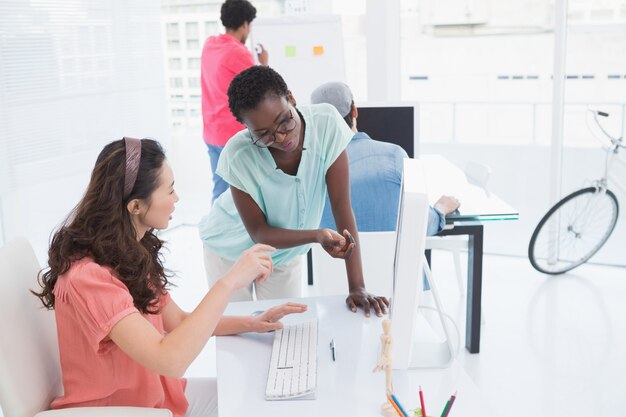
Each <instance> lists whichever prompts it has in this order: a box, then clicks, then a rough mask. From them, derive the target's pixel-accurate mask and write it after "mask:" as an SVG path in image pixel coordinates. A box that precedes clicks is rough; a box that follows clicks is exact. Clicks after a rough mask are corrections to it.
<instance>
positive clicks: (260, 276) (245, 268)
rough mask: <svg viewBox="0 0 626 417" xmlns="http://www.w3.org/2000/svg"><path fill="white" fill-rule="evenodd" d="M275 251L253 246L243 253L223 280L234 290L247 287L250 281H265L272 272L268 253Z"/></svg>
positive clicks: (272, 268)
mask: <svg viewBox="0 0 626 417" xmlns="http://www.w3.org/2000/svg"><path fill="white" fill-rule="evenodd" d="M275 250H276V249H275V248H274V247H272V246H269V245H261V244H258V245H254V246H253V247H251V248H250V249H248V250H246V251H244V252H243V253H242V254H241V256H240V257H239V259H237V262H235V264H234V265H233V267H232V268H231V269H230V271H228V273H227V274H226V275H225V276H224V278H226V279H228V280H229V282H231V283H232V285H234V286H235V288H236V289H239V288H243V287H245V286H246V285H249V284H250V283H251V282H252V281H254V280H258V281H260V282H262V281H265V280H266V279H267V278H268V277H269V276H270V275H271V274H272V271H273V270H274V262H273V261H272V257H271V256H270V252H273V251H275Z"/></svg>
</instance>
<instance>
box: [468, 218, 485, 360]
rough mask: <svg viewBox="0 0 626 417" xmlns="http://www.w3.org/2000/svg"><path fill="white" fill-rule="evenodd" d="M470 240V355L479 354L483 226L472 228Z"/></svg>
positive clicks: (469, 234) (469, 235)
mask: <svg viewBox="0 0 626 417" xmlns="http://www.w3.org/2000/svg"><path fill="white" fill-rule="evenodd" d="M468 239H469V240H468V249H469V250H468V251H467V313H466V323H465V325H466V328H465V348H466V349H467V350H468V351H469V352H470V353H478V352H479V351H480V313H481V303H482V300H481V298H482V297H481V296H482V287H483V226H482V225H480V226H477V227H472V231H471V232H470V233H468Z"/></svg>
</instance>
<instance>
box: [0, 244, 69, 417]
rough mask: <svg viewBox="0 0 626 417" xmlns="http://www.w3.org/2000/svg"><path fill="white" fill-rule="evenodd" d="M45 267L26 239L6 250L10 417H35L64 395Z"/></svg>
mask: <svg viewBox="0 0 626 417" xmlns="http://www.w3.org/2000/svg"><path fill="white" fill-rule="evenodd" d="M39 268H40V267H39V263H38V261H37V258H36V256H35V253H34V251H33V249H32V247H31V246H30V244H29V243H28V241H26V240H25V239H23V238H18V239H16V240H13V241H11V242H9V243H7V244H6V245H5V246H3V247H2V248H0V274H1V276H2V277H1V278H0V306H2V317H1V318H0V404H2V410H3V412H4V417H32V416H34V415H35V414H36V413H37V412H39V411H42V410H46V409H47V408H48V407H49V405H50V401H51V400H52V399H53V398H54V397H56V396H57V395H59V394H60V393H61V390H62V383H61V367H60V362H59V349H58V341H57V333H56V323H55V319H54V312H53V311H49V310H46V309H45V308H44V307H43V305H42V304H41V302H40V301H39V299H38V298H37V297H35V296H34V295H33V294H31V292H30V291H29V290H30V289H38V288H39V286H38V285H37V273H38V272H39Z"/></svg>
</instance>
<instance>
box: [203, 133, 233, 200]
mask: <svg viewBox="0 0 626 417" xmlns="http://www.w3.org/2000/svg"><path fill="white" fill-rule="evenodd" d="M206 146H207V148H208V150H209V159H210V160H211V172H212V173H213V196H212V199H211V201H212V202H215V200H216V199H217V197H219V196H220V195H221V194H222V193H223V192H224V191H226V190H227V189H228V183H227V182H226V181H224V179H223V178H222V177H220V176H219V175H217V174H216V173H215V170H216V169H217V161H219V160H220V154H221V153H222V149H224V147H223V146H215V145H209V144H208V143H207V145H206Z"/></svg>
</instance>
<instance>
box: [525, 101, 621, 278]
mask: <svg viewBox="0 0 626 417" xmlns="http://www.w3.org/2000/svg"><path fill="white" fill-rule="evenodd" d="M590 111H591V112H592V114H593V119H594V121H595V123H596V125H597V126H598V127H599V129H600V131H601V132H602V134H603V135H605V136H606V137H607V138H608V139H610V141H611V144H610V145H609V146H607V147H606V159H605V166H604V176H603V177H602V178H600V179H599V180H596V181H593V183H592V186H590V187H585V188H581V189H580V190H577V191H574V192H573V193H571V194H569V195H567V196H565V197H563V198H562V199H561V200H560V201H559V202H557V203H556V204H555V205H554V206H553V207H552V208H551V209H550V210H548V212H547V213H546V214H545V216H543V218H542V219H541V220H540V221H539V224H537V227H536V228H535V231H534V232H533V234H532V237H531V238H530V243H529V245H528V258H529V259H530V263H531V264H532V266H533V267H534V268H535V269H536V270H537V271H540V272H543V273H546V274H550V275H558V274H562V273H564V272H567V271H571V270H572V269H574V268H576V267H578V266H580V265H582V264H584V263H585V262H587V261H588V260H589V259H590V258H591V257H592V256H593V255H594V254H596V252H598V250H600V248H601V247H602V246H603V245H604V244H605V243H606V241H607V240H608V239H609V237H610V236H611V233H613V229H615V224H616V222H617V217H618V215H619V203H618V202H617V198H616V197H615V194H614V193H613V192H612V191H611V190H609V189H608V180H609V176H610V170H611V167H612V163H613V162H614V161H615V160H616V156H617V154H618V153H619V150H620V149H622V148H626V145H624V144H623V137H619V138H616V137H613V136H612V135H611V134H609V132H607V131H606V130H605V129H604V128H603V127H602V124H601V123H600V121H599V120H598V116H602V117H608V116H609V114H608V113H605V112H602V111H597V110H590ZM617 161H619V162H622V163H623V161H621V160H619V159H617ZM613 183H615V185H617V186H618V187H619V188H620V189H621V190H622V191H623V192H626V190H625V189H624V188H622V187H621V186H620V184H619V182H617V181H612V185H613Z"/></svg>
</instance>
